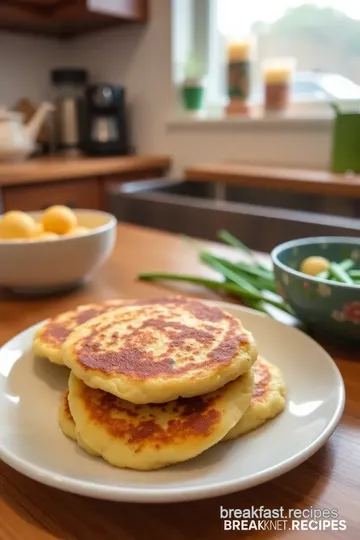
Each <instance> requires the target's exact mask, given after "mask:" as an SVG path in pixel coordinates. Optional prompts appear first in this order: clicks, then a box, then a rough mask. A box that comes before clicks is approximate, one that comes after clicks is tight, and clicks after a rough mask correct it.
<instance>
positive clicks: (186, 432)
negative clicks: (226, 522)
mask: <svg viewBox="0 0 360 540" xmlns="http://www.w3.org/2000/svg"><path fill="white" fill-rule="evenodd" d="M252 390H253V374H252V372H251V370H250V371H248V372H247V373H245V374H244V375H242V376H241V377H239V378H238V379H237V380H235V381H233V382H230V383H228V384H227V385H226V386H224V387H223V388H220V389H219V390H217V391H215V392H212V393H211V394H207V395H203V396H199V397H193V398H188V399H184V398H179V399H178V400H176V401H172V402H170V403H164V404H148V405H135V404H133V403H130V402H128V401H124V400H122V399H119V398H117V397H116V396H114V395H112V394H108V393H107V392H104V391H102V390H95V389H93V388H89V387H88V386H86V385H85V384H84V382H83V381H81V380H80V379H78V378H77V377H76V376H75V375H74V374H73V373H71V374H70V379H69V405H70V410H71V414H72V416H73V418H74V421H75V425H76V431H77V433H78V434H79V436H80V437H81V440H82V441H83V442H84V444H86V445H87V446H88V447H89V448H91V449H92V450H94V451H95V452H97V453H98V454H100V455H102V457H103V458H104V459H105V460H106V461H108V462H109V463H111V464H113V465H115V466H117V467H129V468H132V469H139V470H150V469H158V468H160V467H165V466H166V465H169V464H171V463H177V462H180V461H185V460H188V459H190V458H193V457H194V456H197V455H198V454H200V453H202V452H204V451H205V450H206V449H208V448H210V447H211V446H213V445H214V444H216V443H217V442H218V441H219V440H221V439H222V438H223V437H224V435H225V434H226V433H227V432H228V431H229V430H230V429H231V428H232V427H233V426H234V425H235V424H236V423H237V422H238V421H239V420H240V418H241V417H242V415H243V414H244V412H245V410H246V409H247V407H248V406H249V404H250V400H251V396H252Z"/></svg>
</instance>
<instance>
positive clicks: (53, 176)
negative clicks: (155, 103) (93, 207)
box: [0, 155, 171, 187]
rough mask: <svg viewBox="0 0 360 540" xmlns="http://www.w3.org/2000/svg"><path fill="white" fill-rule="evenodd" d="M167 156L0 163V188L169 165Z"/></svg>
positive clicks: (75, 158)
mask: <svg viewBox="0 0 360 540" xmlns="http://www.w3.org/2000/svg"><path fill="white" fill-rule="evenodd" d="M170 164H171V160H170V158H169V157H168V156H162V155H159V156H156V155H154V156H123V157H122V156H119V157H104V158H95V157H65V156H58V157H43V158H38V159H30V160H28V161H25V162H22V163H0V187H1V186H12V185H21V184H29V183H40V182H49V181H60V180H68V179H72V178H89V177H92V176H111V175H121V174H126V173H129V172H137V171H144V170H149V171H151V170H164V169H167V168H169V167H170Z"/></svg>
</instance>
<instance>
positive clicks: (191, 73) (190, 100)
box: [180, 54, 205, 113]
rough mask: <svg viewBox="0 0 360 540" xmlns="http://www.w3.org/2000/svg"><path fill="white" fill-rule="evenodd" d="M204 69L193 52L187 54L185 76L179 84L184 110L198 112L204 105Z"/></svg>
mask: <svg viewBox="0 0 360 540" xmlns="http://www.w3.org/2000/svg"><path fill="white" fill-rule="evenodd" d="M204 76H205V73H204V69H203V68H202V66H201V63H200V62H198V61H197V59H196V58H195V56H194V55H193V54H190V55H189V56H188V60H187V62H186V65H185V77H184V81H183V83H182V84H181V87H180V90H181V101H182V104H183V107H184V108H185V110H186V111H188V112H190V113H198V112H199V111H200V110H201V109H202V108H203V105H204V94H205V87H204Z"/></svg>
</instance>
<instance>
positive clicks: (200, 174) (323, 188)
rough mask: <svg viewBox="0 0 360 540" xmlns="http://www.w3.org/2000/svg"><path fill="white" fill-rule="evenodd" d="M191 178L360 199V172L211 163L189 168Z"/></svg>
mask: <svg viewBox="0 0 360 540" xmlns="http://www.w3.org/2000/svg"><path fill="white" fill-rule="evenodd" d="M185 178H186V179H187V180H203V181H212V182H219V183H224V184H233V185H238V186H243V187H249V188H250V187H251V188H260V189H281V190H285V191H292V192H299V193H313V194H318V195H329V196H334V197H335V196H341V197H353V198H360V175H351V174H349V175H347V174H334V173H331V172H329V171H322V170H310V169H290V168H285V167H274V166H260V165H241V164H238V163H211V164H210V163H208V164H199V165H194V166H192V167H188V168H187V169H186V170H185Z"/></svg>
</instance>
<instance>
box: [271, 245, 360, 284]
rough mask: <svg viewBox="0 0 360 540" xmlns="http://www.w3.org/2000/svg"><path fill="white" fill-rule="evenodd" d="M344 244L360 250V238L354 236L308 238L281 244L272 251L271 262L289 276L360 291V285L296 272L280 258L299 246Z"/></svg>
mask: <svg viewBox="0 0 360 540" xmlns="http://www.w3.org/2000/svg"><path fill="white" fill-rule="evenodd" d="M344 243H346V244H354V245H356V246H357V247H358V248H359V249H360V238H355V237H353V236H311V237H308V238H298V239H297V240H290V241H288V242H283V243H282V244H279V245H278V246H276V247H275V248H274V249H273V250H272V251H271V260H272V261H273V263H274V264H276V265H277V266H278V267H279V268H281V269H282V270H283V271H285V272H288V273H289V274H292V275H294V276H296V277H299V278H303V279H306V280H307V281H310V282H312V283H324V284H325V285H328V286H333V287H340V288H345V289H352V290H357V291H360V285H355V284H354V285H349V284H348V283H340V282H338V281H336V282H335V281H331V280H329V279H321V278H317V277H313V276H309V275H308V274H304V273H303V272H299V270H294V268H291V267H290V266H287V265H286V264H284V263H282V262H281V261H280V260H279V258H278V256H279V254H280V253H281V252H282V251H284V250H285V249H293V248H297V247H299V246H307V245H312V244H344Z"/></svg>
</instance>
